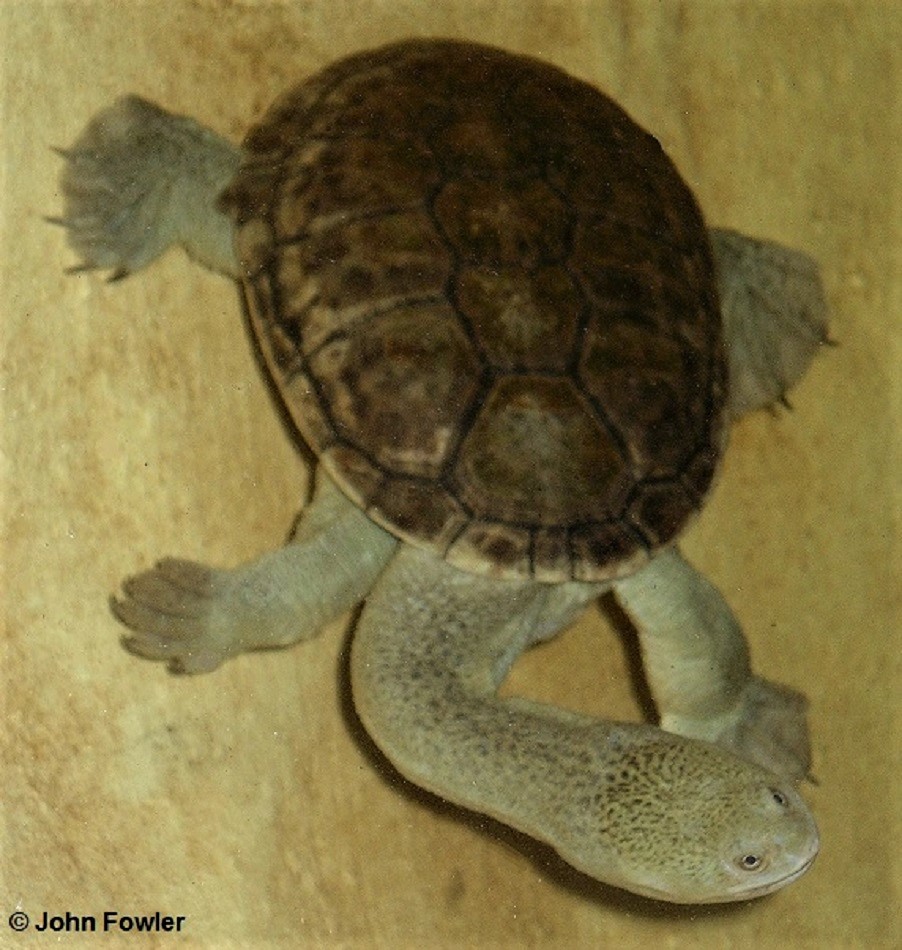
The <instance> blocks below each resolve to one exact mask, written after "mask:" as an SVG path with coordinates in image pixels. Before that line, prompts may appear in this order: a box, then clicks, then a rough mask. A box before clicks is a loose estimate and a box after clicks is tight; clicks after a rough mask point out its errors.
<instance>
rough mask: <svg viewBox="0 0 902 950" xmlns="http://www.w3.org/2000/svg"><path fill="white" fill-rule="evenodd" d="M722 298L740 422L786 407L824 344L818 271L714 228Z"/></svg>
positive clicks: (732, 404) (789, 252)
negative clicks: (750, 414)
mask: <svg viewBox="0 0 902 950" xmlns="http://www.w3.org/2000/svg"><path fill="white" fill-rule="evenodd" d="M709 233H710V237H711V245H712V247H713V250H714V259H715V261H716V263H717V278H718V292H719V295H720V305H721V311H722V312H723V324H724V336H725V338H726V343H727V359H728V361H729V367H730V394H729V408H730V412H731V414H732V416H733V417H734V418H736V417H737V416H740V415H742V414H744V413H746V412H750V411H752V410H754V409H759V408H762V407H764V406H769V405H772V404H773V403H774V402H777V401H779V402H784V403H785V402H786V391H787V390H788V389H790V388H791V387H792V386H793V385H794V384H795V383H796V382H797V381H798V380H799V379H800V378H801V377H802V375H803V374H804V373H805V371H806V370H807V369H808V366H809V364H810V363H811V360H812V359H813V358H814V356H815V354H816V353H817V351H818V350H819V349H820V347H821V346H822V345H824V344H825V343H827V342H829V341H828V337H827V303H826V300H825V297H824V287H823V284H822V283H821V277H820V272H819V271H818V266H817V263H816V262H815V261H814V260H812V258H810V257H809V256H808V255H807V254H803V253H802V252H801V251H796V250H793V249H792V248H788V247H783V245H781V244H776V243H774V242H773V241H760V240H756V239H755V238H750V237H746V236H745V235H743V234H739V233H737V232H736V231H728V230H724V229H722V228H712V229H711V231H710V232H709Z"/></svg>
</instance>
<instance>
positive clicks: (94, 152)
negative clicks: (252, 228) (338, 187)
mask: <svg viewBox="0 0 902 950" xmlns="http://www.w3.org/2000/svg"><path fill="white" fill-rule="evenodd" d="M58 151H59V153H60V155H62V157H63V158H64V159H65V162H66V164H65V167H64V168H63V171H62V175H61V176H60V184H61V187H62V190H63V196H64V198H65V211H64V213H63V215H62V217H59V218H51V219H50V220H51V221H52V222H53V223H55V224H60V225H62V226H63V227H65V228H66V230H67V231H68V236H69V243H70V245H71V246H72V248H73V250H74V251H75V252H76V253H77V254H78V255H79V256H80V258H81V261H82V263H81V264H80V265H79V266H78V267H76V268H74V270H90V269H107V268H108V269H110V270H112V272H113V273H112V276H111V279H116V278H119V277H125V276H126V275H128V274H130V273H131V272H132V271H135V270H138V269H139V268H141V267H144V266H145V265H146V264H149V263H150V262H151V261H152V260H154V258H156V257H158V256H159V255H160V254H162V253H163V251H165V250H166V249H167V248H168V247H169V246H170V245H172V244H181V245H183V246H184V247H185V249H186V250H187V251H188V253H189V254H191V256H192V257H194V258H195V259H197V260H198V261H200V262H201V263H202V264H205V265H206V266H208V267H210V268H212V269H213V270H216V271H219V272H220V273H224V274H227V275H230V276H237V271H238V268H237V264H236V261H235V254H234V251H233V249H232V223H231V221H230V220H229V218H228V217H226V215H224V214H223V213H222V212H221V211H219V210H218V208H217V204H216V203H217V199H218V197H219V195H220V194H221V192H222V191H223V189H224V188H225V186H226V185H227V184H228V183H229V182H230V181H231V180H232V178H233V177H234V176H235V172H236V171H237V170H238V165H239V163H240V161H241V152H240V151H239V149H237V148H236V147H235V146H234V145H232V144H231V143H230V142H228V141H226V140H225V139H223V138H221V137H220V136H218V135H216V134H215V133H214V132H211V131H209V130H208V129H205V128H204V127H203V126H201V125H199V124H198V123H197V122H195V121H194V120H193V119H189V118H186V117H184V116H178V115H172V114H171V113H169V112H165V111H164V110H163V109H160V108H159V107H158V106H156V105H154V104H153V103H151V102H148V101H147V100H146V99H141V98H140V97H138V96H124V97H123V98H121V99H118V100H117V101H116V102H115V103H113V105H112V106H110V107H109V108H107V109H104V110H103V111H101V112H99V113H98V114H97V115H96V116H94V118H93V119H92V120H91V121H90V122H89V123H88V125H87V127H86V128H85V129H84V131H83V132H82V133H81V135H80V136H79V138H78V139H77V141H76V142H75V144H74V145H73V146H72V147H71V148H68V149H59V150H58Z"/></svg>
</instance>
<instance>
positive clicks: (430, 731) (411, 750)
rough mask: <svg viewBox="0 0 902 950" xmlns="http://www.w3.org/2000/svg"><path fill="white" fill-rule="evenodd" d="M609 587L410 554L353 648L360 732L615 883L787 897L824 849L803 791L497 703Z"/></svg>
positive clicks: (550, 713)
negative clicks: (505, 573) (529, 652)
mask: <svg viewBox="0 0 902 950" xmlns="http://www.w3.org/2000/svg"><path fill="white" fill-rule="evenodd" d="M602 589H603V588H602V587H601V586H600V585H594V584H579V583H569V584H560V585H557V584H540V583H536V582H528V581H501V580H493V579H489V578H483V577H475V576H473V575H471V574H467V573H465V572H464V571H461V570H458V569H456V568H454V567H452V566H450V565H448V564H447V563H445V562H443V561H441V560H440V559H438V558H436V557H434V556H433V555H431V554H429V553H428V552H425V551H421V550H418V549H416V548H413V547H410V546H406V545H402V546H401V547H400V548H399V550H398V552H397V554H396V555H395V557H394V558H393V559H392V561H391V563H390V564H389V565H388V567H387V568H386V569H385V571H384V572H383V573H382V574H381V575H380V577H379V579H378V580H377V582H376V585H375V587H374V589H373V591H372V593H371V594H370V596H369V597H368V598H367V601H366V605H365V606H364V609H363V612H362V613H361V616H360V620H359V621H358V625H357V629H356V631H355V635H354V640H353V644H352V647H351V685H352V690H353V697H354V705H355V708H356V709H357V712H358V714H359V716H360V719H361V721H362V723H363V725H364V726H365V727H366V729H367V731H368V732H369V734H370V735H371V736H372V737H373V739H374V741H375V742H376V744H377V745H378V746H379V747H380V748H381V749H382V751H383V752H384V753H385V755H386V756H387V757H388V758H389V759H390V760H391V761H392V763H393V764H394V765H395V766H396V767H397V768H398V770H399V771H400V772H401V773H402V774H403V775H404V776H406V777H407V778H408V779H410V780H411V781H413V782H415V783H416V784H417V785H420V786H421V787H423V788H426V789H428V790H429V791H431V792H434V793H435V794H437V795H439V796H441V797H442V798H444V799H446V800H449V801H452V802H454V803H456V804H458V805H462V806H464V807H466V808H470V809H473V810H474V811H478V812H481V813H483V814H487V815H490V816H492V817H493V818H496V819H498V820H500V821H502V822H504V823H505V824H507V825H510V826H512V827H514V828H516V829H518V830H519V831H522V832H525V833H526V834H529V835H532V836H533V837H534V838H537V839H539V840H541V841H544V842H546V843H548V844H550V845H551V846H552V847H554V848H555V849H556V850H557V851H558V852H559V853H560V855H561V856H562V857H563V858H564V859H565V860H566V861H568V862H569V863H571V864H572V865H574V866H575V867H577V868H579V869H580V870H582V871H584V872H586V873H587V874H591V875H592V876H593V877H595V878H597V879H599V880H602V881H605V882H607V883H610V884H614V885H617V886H619V887H625V888H627V889H629V890H632V891H636V892H638V893H642V894H647V895H649V896H653V897H657V898H662V899H665V900H671V901H685V902H706V901H722V900H739V899H741V898H744V897H749V896H754V894H758V893H764V892H765V890H773V889H775V888H776V887H778V886H781V885H782V884H784V883H788V881H789V880H791V879H793V878H794V877H797V876H798V874H799V873H801V870H802V869H803V868H804V867H807V865H808V863H810V860H811V857H812V855H813V853H814V851H815V850H816V848H817V832H816V830H815V829H814V825H813V822H812V821H811V818H810V816H809V815H808V812H807V810H806V808H805V805H804V803H803V802H802V800H801V798H800V797H799V796H798V794H797V793H796V792H795V790H794V789H792V787H791V785H788V784H786V783H782V782H781V781H780V780H779V779H778V777H777V776H775V775H773V774H772V773H769V772H765V771H764V770H763V769H761V768H760V767H758V766H757V765H754V764H753V763H750V762H747V761H745V760H743V759H740V758H738V757H737V756H735V755H731V754H730V753H728V752H726V751H724V750H722V749H719V748H717V747H716V746H713V745H711V744H709V743H705V742H696V741H694V740H692V739H687V738H684V737H682V736H677V735H673V734H670V733H666V732H664V731H662V730H661V729H657V728H654V727H652V726H648V725H640V724H633V723H614V722H610V721H607V720H604V719H598V718H595V717H590V716H585V715H579V714H577V713H574V712H570V711H568V710H564V709H560V708H558V707H556V706H551V705H547V704H542V703H536V702H532V701H530V700H527V699H523V698H518V697H513V698H503V697H500V696H499V695H498V692H497V689H498V686H499V684H500V683H501V681H502V680H503V678H504V676H505V674H506V673H507V670H508V669H509V667H510V666H511V664H512V663H513V662H514V660H515V659H516V657H517V656H518V655H519V654H520V653H521V652H522V651H523V650H525V649H526V648H527V647H528V646H529V645H530V644H532V643H534V642H536V641H538V640H542V639H547V638H549V637H550V636H552V635H553V634H554V633H556V632H557V631H558V630H560V629H561V628H562V627H563V626H564V625H565V624H566V623H567V622H568V621H569V620H570V619H571V618H573V617H574V615H575V614H576V613H577V612H578V611H580V610H581V609H582V607H583V606H584V605H585V604H586V603H587V602H589V601H590V600H592V599H593V598H595V597H596V596H597V595H598V594H599V593H600V591H601V590H602ZM784 785H785V787H784ZM762 875H763V876H764V877H763V879H762Z"/></svg>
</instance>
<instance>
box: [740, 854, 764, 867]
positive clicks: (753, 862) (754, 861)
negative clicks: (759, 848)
mask: <svg viewBox="0 0 902 950" xmlns="http://www.w3.org/2000/svg"><path fill="white" fill-rule="evenodd" d="M737 863H738V864H739V867H740V868H742V870H743V871H757V870H758V869H759V868H760V867H761V865H762V864H763V863H764V861H763V860H762V858H761V856H760V855H757V854H744V855H743V856H742V857H741V858H740V859H739V861H738V862H737Z"/></svg>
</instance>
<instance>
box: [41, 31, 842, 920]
mask: <svg viewBox="0 0 902 950" xmlns="http://www.w3.org/2000/svg"><path fill="white" fill-rule="evenodd" d="M61 154H62V156H63V159H64V162H65V164H64V168H63V171H62V174H61V188H62V192H63V195H64V201H65V210H64V213H63V214H62V215H61V216H60V217H59V218H57V219H55V220H56V221H57V223H59V224H62V225H63V226H64V227H65V228H66V229H67V232H68V239H69V242H70V245H71V247H72V248H73V249H74V251H75V252H76V253H77V254H78V255H79V258H80V263H79V264H78V265H77V266H76V267H75V268H72V269H73V270H91V269H102V270H106V271H109V272H110V277H111V279H115V278H122V277H125V276H126V275H130V274H132V273H133V272H135V271H137V270H139V269H141V268H143V267H145V266H146V265H148V264H150V263H151V262H152V261H153V260H154V259H155V258H157V257H158V256H159V255H160V254H161V253H163V252H164V251H165V250H166V249H167V248H169V247H170V246H172V245H181V246H182V247H183V248H184V249H185V250H186V251H187V252H188V254H189V255H191V256H192V257H193V258H195V259H196V260H197V261H199V262H200V263H202V264H204V265H206V266H207V267H209V268H211V269H213V270H215V271H217V272H219V273H221V274H223V275H226V276H228V277H230V278H232V279H233V280H234V281H235V282H236V283H237V285H238V288H239V293H240V297H241V300H242V302H243V307H244V310H245V314H246V317H247V322H248V324H249V326H250V330H251V336H252V339H253V342H254V346H255V349H256V350H257V351H258V355H259V357H260V362H261V364H262V366H263V369H264V373H265V375H267V376H268V377H269V378H270V380H271V381H272V382H273V383H274V384H275V386H274V388H275V390H276V391H277V394H278V399H280V400H281V403H282V406H283V408H284V409H285V410H287V421H288V422H289V425H290V426H291V427H292V429H293V430H296V431H295V433H294V434H295V435H296V436H298V437H299V440H298V441H299V446H300V447H301V448H302V449H303V451H304V452H305V453H306V454H309V455H310V456H311V457H312V459H313V463H314V466H315V470H314V473H313V477H312V483H313V485H314V488H313V491H312V493H311V497H310V498H309V499H308V503H307V504H306V505H305V506H304V507H303V510H302V514H301V516H300V517H299V520H298V523H297V525H296V528H295V531H294V534H293V535H292V537H291V538H290V540H289V542H288V543H287V544H286V545H285V546H284V547H283V548H282V549H280V550H277V551H274V552H269V553H266V554H263V555H262V556H261V557H260V558H259V559H258V560H256V561H253V562H251V563H249V564H245V565H242V566H239V567H237V568H231V569H220V568H213V567H208V566H204V565H201V564H197V563H194V562H191V561H186V560H183V559H179V558H165V559H163V560H161V561H159V562H157V563H156V564H155V566H154V567H153V568H151V569H149V570H147V571H144V572H141V573H138V574H136V575H134V576H132V577H130V578H128V579H126V580H125V581H124V582H123V584H122V587H121V590H120V591H119V593H118V594H117V595H115V596H114V597H113V598H112V599H111V604H112V609H113V611H114V613H115V615H116V617H118V619H119V620H120V621H121V622H122V623H123V624H124V625H125V626H126V627H127V628H129V630H130V633H129V634H128V635H126V636H125V637H124V640H123V642H124V645H125V646H126V647H127V648H128V649H129V650H130V651H131V652H133V653H134V654H136V655H138V656H140V657H144V658H148V659H151V660H158V661H165V662H166V663H167V664H168V666H169V668H170V669H171V670H172V671H174V672H181V673H202V672H210V671H212V670H214V669H215V668H217V667H218V666H220V664H222V663H223V662H224V661H225V660H226V659H228V658H231V657H234V656H236V655H238V654H240V653H242V652H244V651H249V650H254V649H259V648H268V647H283V646H287V645H289V644H293V643H296V642H298V641H302V640H305V639H309V638H312V637H313V636H314V635H315V634H316V633H317V632H318V631H320V630H321V629H322V628H323V627H324V626H325V625H327V624H328V623H329V622H330V621H332V620H334V619H336V618H339V617H340V616H341V615H342V614H343V613H345V612H346V611H348V610H349V609H350V608H352V607H353V606H355V605H359V604H363V607H362V610H361V611H360V612H359V615H358V616H357V619H356V627H355V629H354V631H353V640H352V647H351V657H350V688H351V693H352V697H353V702H354V707H355V709H356V712H357V715H358V716H359V718H360V720H361V722H362V724H363V726H364V727H365V729H366V731H367V732H368V733H369V734H370V735H371V736H372V738H373V739H374V741H375V743H376V745H377V746H378V747H379V749H381V751H382V752H383V753H384V755H385V756H386V758H387V759H388V760H389V762H390V763H391V764H392V765H393V766H394V767H395V768H396V769H397V770H398V771H399V772H400V773H401V775H403V776H404V777H406V778H407V779H408V780H410V781H412V782H413V783H415V784H416V785H418V786H420V787H422V788H424V789H426V790H427V791H429V792H431V793H434V794H435V795H437V796H440V797H441V798H443V799H446V800H448V801H450V802H452V803H454V804H456V805H458V806H461V807H462V808H463V809H468V810H471V811H475V812H478V813H482V814H485V815H488V816H491V817H492V818H494V819H496V820H498V821H500V822H502V823H504V824H506V825H508V826H510V827H512V828H514V829H516V830H517V831H519V832H522V833H524V834H525V835H527V836H531V837H533V838H535V839H537V840H539V841H540V842H543V843H545V844H546V845H550V846H551V848H552V849H554V850H555V851H557V853H558V854H559V855H560V857H561V858H563V859H564V861H565V862H567V863H569V864H570V865H572V866H573V867H575V868H576V869H577V870H579V871H581V872H583V873H584V874H586V875H589V876H590V877H592V878H594V879H596V880H597V881H600V882H602V883H604V884H608V885H612V886H614V887H617V888H622V889H625V890H627V891H630V892H633V893H635V894H638V895H643V896H645V897H649V898H653V899H658V900H662V901H669V902H673V903H716V902H725V901H735V900H744V899H747V898H750V897H756V896H759V895H763V894H767V893H770V892H772V891H775V890H777V889H778V888H781V887H783V886H784V885H786V884H788V883H790V882H792V881H794V880H796V879H797V878H798V877H799V876H800V875H801V874H803V873H804V872H805V871H806V870H807V869H808V868H809V867H810V866H811V864H812V862H813V860H814V858H815V855H816V854H817V851H818V847H819V840H818V831H817V828H816V824H815V821H814V818H813V816H812V814H811V812H810V810H809V808H808V806H807V805H806V803H805V801H804V799H803V797H802V795H801V793H800V790H799V787H798V786H799V785H800V783H801V781H802V779H804V778H805V777H807V776H808V772H809V768H810V752H809V738H808V726H807V721H806V717H807V713H806V700H805V698H804V696H803V695H802V694H800V693H798V692H796V691H794V690H792V689H790V688H789V687H786V686H782V685H780V684H776V683H771V682H769V681H767V680H765V679H764V678H763V677H760V676H757V675H755V674H753V672H752V669H751V665H750V659H749V649H748V646H747V643H746V640H745V637H744V635H743V632H742V630H741V629H740V626H739V624H738V622H737V620H736V619H735V617H734V615H733V613H732V611H731V610H730V607H729V606H728V604H727V603H726V601H725V599H724V597H723V596H722V595H721V593H720V592H719V591H718V590H717V588H716V587H715V586H714V585H713V584H712V583H711V582H709V581H708V580H707V579H706V578H705V577H704V576H702V574H701V573H700V572H698V571H697V570H696V569H695V568H694V567H693V566H691V565H690V563H689V562H688V561H687V560H686V559H685V558H684V557H683V556H682V555H681V554H680V551H679V548H678V541H679V538H680V536H681V535H682V534H683V532H684V531H685V530H686V528H687V527H688V526H689V525H690V524H692V523H693V521H694V520H695V518H696V516H697V515H698V513H699V512H700V510H701V509H702V508H703V505H704V503H705V501H706V500H707V499H708V497H709V496H710V493H711V489H712V485H713V484H714V482H715V478H716V474H717V472H718V471H719V466H720V461H721V458H722V457H723V453H724V450H725V448H726V444H727V436H728V433H729V430H730V427H731V425H732V424H733V422H734V421H735V420H736V419H737V418H739V417H740V416H742V415H744V414H746V413H748V412H750V411H752V410H755V409H759V408H762V407H767V406H774V405H775V404H777V403H779V402H780V401H781V400H784V399H785V393H786V390H787V389H788V388H789V387H790V386H791V385H792V384H794V383H795V382H796V381H797V380H798V379H799V378H800V377H801V376H802V374H803V373H804V372H805V370H806V368H807V367H808V365H809V363H810V362H811V360H812V358H813V356H814V354H815V353H816V352H817V351H818V349H819V348H820V346H821V345H822V344H824V343H825V342H829V341H828V339H827V331H826V304H825V299H824V291H823V287H822V283H821V279H820V276H819V270H818V266H817V264H816V263H815V262H814V260H813V259H812V258H810V257H809V256H807V255H806V254H804V253H802V252H799V251H795V250H792V249H790V248H787V247H783V246H782V245H779V244H777V243H774V242H771V241H766V240H759V239H755V238H751V237H746V236H744V235H741V234H739V233H737V232H734V231H731V230H725V229H717V228H709V227H707V225H706V224H705V222H704V219H703V217H702V214H701V211H700V209H699V205H698V203H697V201H696V199H695V197H694V195H693V194H692V191H691V190H690V188H689V186H688V185H687V184H686V183H685V182H684V180H683V178H682V177H681V176H680V174H679V172H678V171H677V169H676V167H675V165H674V163H673V162H672V161H671V160H670V158H668V157H667V155H666V154H665V152H664V150H663V148H662V147H661V145H660V143H659V142H658V140H657V139H656V138H655V137H654V136H653V135H651V134H650V133H648V132H646V131H645V130H644V129H642V128H641V127H640V126H639V125H638V124H637V123H636V122H635V121H634V120H633V119H631V118H630V117H629V116H628V115H627V113H626V112H625V111H624V110H623V109H622V108H621V107H620V106H619V105H617V104H616V103H615V102H614V101H613V100H612V99H611V98H609V97H608V96H607V95H605V94H604V93H602V92H601V91H600V90H598V89H596V88H595V87H594V86H592V85H590V84H588V83H586V82H584V81H582V80H580V79H577V78H575V77H573V76H571V75H569V74H568V73H567V72H565V71H564V70H562V69H560V68H559V67H557V66H553V65H551V64H549V63H546V62H544V61H541V60H538V59H534V58H531V57H529V56H525V55H521V54H515V53H511V52H507V51H504V50H502V49H498V48H494V47H490V46H484V45H480V44H476V43H472V42H464V41H457V40H443V39H417V40H403V41H399V42H396V43H393V44H390V45H388V46H383V47H379V48H376V49H368V50H364V51H362V52H358V53H355V54H353V55H350V56H346V57H345V58H342V59H340V60H338V61H336V62H334V63H332V64H330V65H327V66H326V67H325V68H323V69H322V70H321V71H320V72H318V73H316V74H315V75H313V76H312V77H307V78H305V79H303V80H302V81H301V82H300V83H299V84H298V85H296V86H295V87H294V88H292V89H290V90H289V91H288V92H286V93H285V94H284V95H282V96H281V97H280V98H278V99H277V100H276V102H275V104H274V105H273V106H272V107H271V108H270V109H269V111H268V112H267V113H266V114H265V115H264V117H263V118H262V119H261V120H260V121H259V122H258V123H257V124H256V125H255V126H253V128H252V129H251V131H250V132H249V133H248V134H247V137H246V138H245V140H244V142H243V144H242V145H241V146H235V145H233V144H232V143H231V142H229V141H227V140H225V139H224V138H222V137H221V136H220V135H218V134H217V133H215V132H212V131H210V130H208V129H206V128H204V127H202V126H201V125H199V124H198V123H197V122H195V121H194V120H192V119H190V118H188V117H185V116H180V115H175V114H172V113H170V112H167V111H165V110H164V109H163V108H161V107H160V106H158V105H156V104H154V103H151V102H150V101H148V100H145V99H142V98H140V97H138V96H134V95H128V96H124V97H122V98H120V99H118V100H117V101H116V102H114V104H112V105H111V106H109V107H107V108H105V109H103V110H102V111H100V112H99V113H98V114H97V115H96V116H95V117H94V118H93V119H92V120H90V121H89V122H88V124H87V125H86V127H85V129H84V131H83V132H82V133H81V135H80V136H79V137H78V139H77V140H76V142H75V143H74V145H73V146H72V147H71V148H69V149H65V150H61ZM609 592H610V593H612V594H613V598H614V600H615V601H616V602H618V603H619V605H620V607H622V609H623V610H624V611H625V613H626V615H627V616H628V617H629V619H630V620H631V622H632V623H633V625H634V626H635V628H636V630H637V634H638V637H639V642H640V646H641V652H642V656H643V659H644V668H645V674H646V677H647V679H648V683H649V685H650V688H651V691H652V694H653V696H654V700H655V703H656V706H657V712H658V722H657V723H652V722H642V723H626V722H618V721H612V720H607V719H603V718H601V717H595V716H588V715H583V714H577V713H575V712H572V711H568V710H565V709H563V708H559V707H557V706H552V705H549V704H542V703H538V702H534V701H531V700H527V699H524V698H502V697H500V696H499V694H498V688H499V685H500V684H501V682H502V681H503V679H504V678H505V676H506V674H507V672H508V671H509V670H510V668H511V666H512V664H513V663H514V661H515V660H516V659H517V657H519V656H520V655H521V654H522V653H523V652H524V651H526V650H527V649H528V648H530V647H531V646H532V645H534V644H537V643H539V642H541V641H544V640H548V639H550V638H551V637H553V636H555V635H556V634H557V633H558V632H559V631H561V630H562V629H563V628H565V627H566V626H567V625H568V624H569V623H570V622H571V621H572V620H573V619H574V618H575V617H576V616H577V615H579V614H580V612H582V611H583V610H584V609H587V608H588V607H589V606H590V605H591V604H594V603H596V602H597V601H598V600H599V598H600V597H601V595H603V594H607V593H609Z"/></svg>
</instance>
